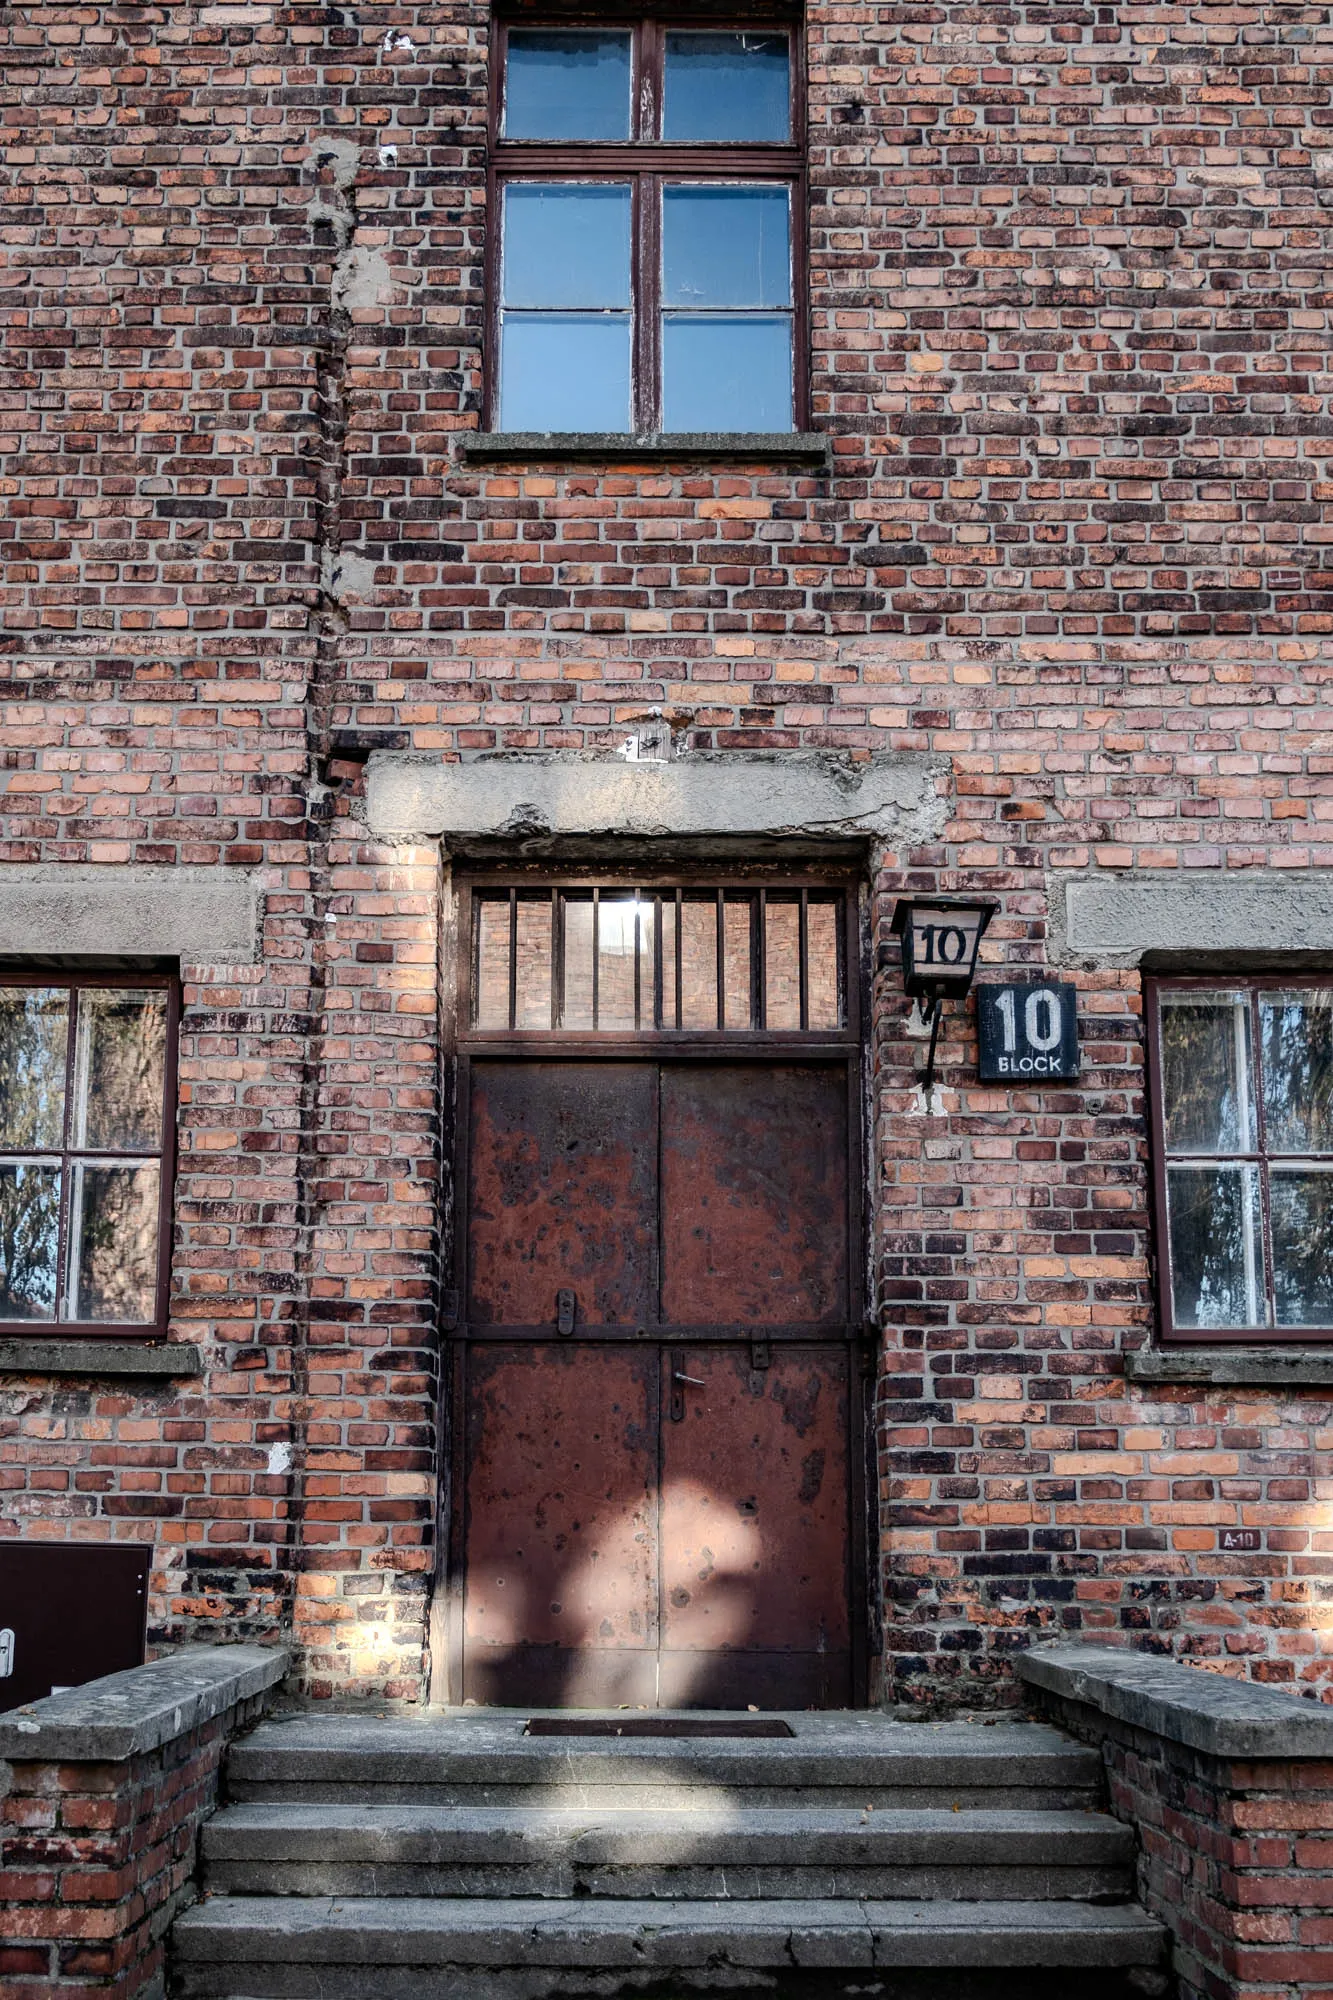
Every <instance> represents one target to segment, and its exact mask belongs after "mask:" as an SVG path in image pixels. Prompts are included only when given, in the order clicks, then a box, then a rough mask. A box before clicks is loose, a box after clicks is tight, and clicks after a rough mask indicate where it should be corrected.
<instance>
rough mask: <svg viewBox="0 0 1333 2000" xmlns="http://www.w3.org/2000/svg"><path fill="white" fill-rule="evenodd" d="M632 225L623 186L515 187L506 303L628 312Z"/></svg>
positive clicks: (507, 205)
mask: <svg viewBox="0 0 1333 2000" xmlns="http://www.w3.org/2000/svg"><path fill="white" fill-rule="evenodd" d="M629 221H630V191H629V189H628V187H626V186H623V185H616V184H614V183H613V184H609V185H592V186H569V185H567V184H564V185H561V186H558V187H536V186H532V185H530V184H527V183H524V184H522V185H517V186H512V185H511V186H509V187H507V188H506V189H505V191H504V239H503V240H504V256H503V266H504V275H503V282H502V290H501V294H500V297H501V302H502V303H503V304H504V305H506V306H546V307H550V306H627V305H628V304H629V302H630V294H629ZM723 303H725V304H730V303H731V301H730V300H726V301H723ZM782 303H784V304H785V303H786V301H785V300H784V301H782Z"/></svg>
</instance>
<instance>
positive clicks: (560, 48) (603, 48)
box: [504, 28, 630, 139]
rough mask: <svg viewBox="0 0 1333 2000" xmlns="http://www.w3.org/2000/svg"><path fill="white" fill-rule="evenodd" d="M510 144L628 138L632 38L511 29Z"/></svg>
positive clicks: (507, 77)
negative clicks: (529, 140) (533, 141)
mask: <svg viewBox="0 0 1333 2000" xmlns="http://www.w3.org/2000/svg"><path fill="white" fill-rule="evenodd" d="M505 67H506V75H505V105H504V136H505V138H506V139H628V137H629V117H630V94H629V36H628V34H617V33H609V34H606V33H602V32H601V31H600V30H597V29H568V28H511V29H510V31H509V53H508V59H507V62H506V66H505Z"/></svg>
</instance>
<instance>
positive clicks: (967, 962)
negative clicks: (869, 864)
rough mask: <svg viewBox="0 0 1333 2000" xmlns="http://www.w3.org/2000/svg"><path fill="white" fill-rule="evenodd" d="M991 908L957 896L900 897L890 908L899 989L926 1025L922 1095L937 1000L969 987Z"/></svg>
mask: <svg viewBox="0 0 1333 2000" xmlns="http://www.w3.org/2000/svg"><path fill="white" fill-rule="evenodd" d="M996 908H997V905H996V903H995V901H994V899H993V898H990V897H987V898H983V899H981V900H979V901H971V900H968V899H966V898H964V897H961V896H922V897H919V898H918V897H916V896H902V897H900V898H899V900H898V902H897V903H896V904H895V905H894V910H893V922H892V925H891V928H892V930H893V932H894V933H895V935H896V936H897V937H898V938H899V939H900V940H901V942H902V953H903V987H904V989H905V991H906V992H907V994H908V995H909V997H910V998H912V999H914V1000H919V1001H920V1002H921V1013H922V1018H923V1019H924V1020H926V1021H928V1022H929V1023H930V1053H929V1055H928V1056H927V1058H926V1075H925V1089H926V1090H927V1092H929V1090H930V1087H931V1084H932V1083H933V1082H934V1079H935V1044H936V1042H937V1041H938V1039H939V1032H940V1005H941V1002H942V1001H944V1000H948V999H956V1000H961V999H962V998H963V996H964V994H965V993H966V992H967V989H968V987H969V986H970V985H971V984H972V975H973V973H974V972H975V971H976V969H977V951H978V948H979V946H980V944H981V940H982V937H983V935H984V934H985V930H986V926H987V924H988V923H989V922H990V920H991V918H992V917H993V916H994V914H995V911H996Z"/></svg>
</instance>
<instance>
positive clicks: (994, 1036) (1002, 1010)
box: [977, 980, 1079, 1083]
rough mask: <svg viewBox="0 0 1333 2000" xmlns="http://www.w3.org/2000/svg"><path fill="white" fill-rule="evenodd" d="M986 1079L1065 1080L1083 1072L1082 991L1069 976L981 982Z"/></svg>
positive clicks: (980, 1025) (979, 1016)
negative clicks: (1039, 981) (1040, 981)
mask: <svg viewBox="0 0 1333 2000" xmlns="http://www.w3.org/2000/svg"><path fill="white" fill-rule="evenodd" d="M977 1027H978V1031H979V1039H980V1044H981V1080H982V1082H983V1083H1009V1082H1021V1081H1025V1080H1026V1081H1030V1082H1033V1083H1036V1082H1048V1083H1049V1082H1061V1081H1068V1079H1070V1078H1071V1077H1076V1076H1077V1075H1078V1065H1079V1053H1078V993H1077V989H1076V988H1075V987H1073V986H1070V985H1068V984H1067V983H1066V982H1064V981H1063V980H1060V981H1051V982H1049V983H1047V984H1045V985H1041V986H1002V985H991V986H979V987H978V988H977Z"/></svg>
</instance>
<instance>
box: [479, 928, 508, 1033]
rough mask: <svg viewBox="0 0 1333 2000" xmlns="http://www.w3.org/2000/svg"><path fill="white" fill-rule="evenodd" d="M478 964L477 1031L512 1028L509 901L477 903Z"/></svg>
mask: <svg viewBox="0 0 1333 2000" xmlns="http://www.w3.org/2000/svg"><path fill="white" fill-rule="evenodd" d="M476 910H477V962H476V969H475V973H474V979H473V999H472V1019H473V1021H474V1023H475V1025H476V1026H477V1027H478V1028H507V1027H508V1026H509V898H508V896H505V897H503V898H501V897H499V896H483V897H479V898H478V899H477V904H476Z"/></svg>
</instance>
